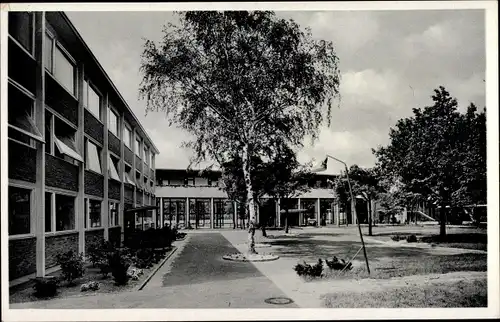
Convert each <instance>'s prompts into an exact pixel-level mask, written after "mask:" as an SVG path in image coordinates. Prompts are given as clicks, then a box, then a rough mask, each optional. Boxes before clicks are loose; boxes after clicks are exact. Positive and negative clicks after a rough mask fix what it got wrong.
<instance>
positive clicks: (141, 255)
mask: <svg viewBox="0 0 500 322" xmlns="http://www.w3.org/2000/svg"><path fill="white" fill-rule="evenodd" d="M135 257H136V266H137V267H138V268H149V267H151V266H153V260H154V258H153V257H154V253H153V251H152V250H151V249H148V248H145V249H140V250H138V251H137V253H136V256H135Z"/></svg>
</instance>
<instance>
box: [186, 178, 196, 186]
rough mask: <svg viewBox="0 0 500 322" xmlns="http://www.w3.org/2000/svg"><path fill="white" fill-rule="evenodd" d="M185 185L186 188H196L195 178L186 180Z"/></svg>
mask: <svg viewBox="0 0 500 322" xmlns="http://www.w3.org/2000/svg"><path fill="white" fill-rule="evenodd" d="M184 185H185V186H194V178H185V179H184Z"/></svg>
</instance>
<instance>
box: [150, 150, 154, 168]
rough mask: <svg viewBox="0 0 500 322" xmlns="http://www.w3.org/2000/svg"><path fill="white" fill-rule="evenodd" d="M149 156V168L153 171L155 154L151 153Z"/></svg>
mask: <svg viewBox="0 0 500 322" xmlns="http://www.w3.org/2000/svg"><path fill="white" fill-rule="evenodd" d="M149 156H150V161H149V166H150V167H151V169H153V167H154V162H153V161H154V154H153V152H151V153H150V154H149Z"/></svg>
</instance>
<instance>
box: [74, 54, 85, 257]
mask: <svg viewBox="0 0 500 322" xmlns="http://www.w3.org/2000/svg"><path fill="white" fill-rule="evenodd" d="M84 67H85V66H84V65H83V63H80V64H79V66H78V71H77V75H78V79H77V86H78V130H77V131H76V144H77V147H78V149H79V151H80V153H81V154H82V155H84V151H85V131H84V125H85V107H84V106H83V86H84V79H85V68H84ZM84 162H86V160H84ZM75 208H76V218H77V220H78V222H77V224H76V227H77V229H78V251H79V252H80V253H83V254H84V255H85V216H86V209H85V163H82V164H80V166H79V167H78V194H77V197H76V205H75Z"/></svg>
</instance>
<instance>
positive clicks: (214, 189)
mask: <svg viewBox="0 0 500 322" xmlns="http://www.w3.org/2000/svg"><path fill="white" fill-rule="evenodd" d="M334 177H335V176H332V175H322V174H319V173H318V174H317V175H316V176H315V180H313V182H311V183H310V190H309V191H308V192H306V193H303V194H301V195H299V196H297V197H296V198H290V199H286V200H279V199H278V200H275V199H272V198H262V199H261V200H259V205H260V206H259V207H258V221H259V223H263V222H265V223H266V226H268V227H282V226H284V224H285V220H284V214H283V213H282V210H283V209H284V208H285V207H286V208H288V209H290V210H292V209H302V210H307V211H304V212H293V213H290V214H289V217H288V223H289V224H290V225H294V226H301V225H307V224H309V223H312V224H316V225H325V224H344V223H346V222H348V223H352V218H351V217H349V218H348V216H346V215H345V212H344V211H343V210H342V209H340V207H339V204H338V202H337V200H336V198H335V194H334V191H333V189H332V187H331V185H330V183H329V182H328V181H329V180H328V179H330V180H331V179H333V178H334ZM156 185H157V187H156V197H157V198H156V202H157V206H158V207H159V209H160V212H159V213H160V214H161V216H159V217H157V225H170V224H172V225H178V226H181V227H182V226H185V227H187V226H191V227H192V228H195V229H196V228H234V227H242V226H244V224H245V223H248V218H246V219H245V217H244V213H245V211H244V208H243V207H239V205H238V203H237V202H236V201H233V200H229V199H228V196H227V194H226V193H225V192H224V190H223V189H222V184H221V173H220V172H219V171H203V175H202V174H201V172H199V171H194V170H175V169H157V170H156ZM242 208H243V209H242ZM310 219H311V220H310ZM162 220H163V223H162V222H161V221H162Z"/></svg>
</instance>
